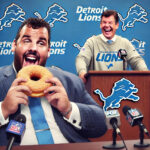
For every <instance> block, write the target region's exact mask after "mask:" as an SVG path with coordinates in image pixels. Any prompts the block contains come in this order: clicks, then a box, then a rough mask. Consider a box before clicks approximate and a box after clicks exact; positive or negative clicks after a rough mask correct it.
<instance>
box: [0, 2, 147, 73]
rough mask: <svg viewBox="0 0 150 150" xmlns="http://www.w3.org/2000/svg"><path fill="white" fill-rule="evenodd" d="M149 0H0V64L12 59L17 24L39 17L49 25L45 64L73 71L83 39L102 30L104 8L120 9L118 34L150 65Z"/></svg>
mask: <svg viewBox="0 0 150 150" xmlns="http://www.w3.org/2000/svg"><path fill="white" fill-rule="evenodd" d="M149 6H150V0H142V1H141V0H126V1H124V0H38V1H36V0H1V3H0V66H3V65H8V64H10V63H12V61H13V53H12V52H11V44H12V41H13V39H14V37H15V35H16V32H17V29H18V27H19V26H20V24H21V23H22V22H23V21H24V20H25V19H26V18H29V17H41V18H43V19H45V20H46V21H48V22H49V23H50V25H51V30H52V31H51V36H52V38H51V56H50V58H49V59H48V61H47V64H46V65H47V66H52V65H54V66H58V67H60V68H62V69H64V70H67V71H70V72H73V73H76V69H75V58H76V56H77V54H78V53H79V51H80V48H81V47H82V46H83V44H84V43H85V41H86V39H87V38H89V37H90V36H92V35H94V34H95V35H97V34H100V33H101V30H100V27H99V26H100V16H101V14H102V12H103V11H104V10H106V9H115V10H116V11H118V12H119V17H120V27H119V30H118V31H117V34H119V35H121V36H124V37H126V38H128V39H129V40H130V41H131V42H132V43H133V45H134V46H135V48H136V49H137V50H138V52H139V53H140V55H141V56H142V57H143V58H144V60H145V61H146V64H147V65H148V68H150V61H149V59H150V52H149V50H150V40H149V34H150V30H149V27H150V23H149V18H150V16H149V14H150V9H149Z"/></svg>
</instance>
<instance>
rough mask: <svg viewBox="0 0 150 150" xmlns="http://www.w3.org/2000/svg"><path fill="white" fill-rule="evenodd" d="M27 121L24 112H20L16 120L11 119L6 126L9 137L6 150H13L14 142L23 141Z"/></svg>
mask: <svg viewBox="0 0 150 150" xmlns="http://www.w3.org/2000/svg"><path fill="white" fill-rule="evenodd" d="M25 123H26V117H25V116H24V115H23V114H19V115H17V116H16V117H15V119H14V120H10V122H9V124H8V126H7V128H6V133H7V138H8V139H9V142H8V144H7V148H6V150H11V148H12V145H13V143H14V142H18V143H20V142H21V138H22V136H23V134H24V131H25Z"/></svg>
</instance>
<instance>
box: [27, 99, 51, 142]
mask: <svg viewBox="0 0 150 150" xmlns="http://www.w3.org/2000/svg"><path fill="white" fill-rule="evenodd" d="M29 108H30V113H31V118H32V123H33V126H34V130H35V133H36V137H37V140H38V143H39V144H54V141H53V137H52V134H51V131H50V128H49V126H48V124H47V121H46V119H45V115H44V111H43V109H42V106H41V100H40V98H35V97H29Z"/></svg>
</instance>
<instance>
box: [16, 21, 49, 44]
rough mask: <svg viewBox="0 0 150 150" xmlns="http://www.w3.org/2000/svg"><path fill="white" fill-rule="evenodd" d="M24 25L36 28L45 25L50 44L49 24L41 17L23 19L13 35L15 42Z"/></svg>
mask: <svg viewBox="0 0 150 150" xmlns="http://www.w3.org/2000/svg"><path fill="white" fill-rule="evenodd" d="M25 25H27V26H29V27H32V28H33V29H38V28H41V27H45V28H46V29H47V31H48V36H49V37H48V45H49V46H50V38H51V37H50V25H49V23H47V22H46V21H45V20H44V19H41V18H28V19H27V20H25V21H24V22H23V23H22V24H21V26H20V27H19V29H18V32H17V35H16V37H15V40H16V42H17V40H18V38H19V36H20V31H21V29H22V28H23V27H24V26H25Z"/></svg>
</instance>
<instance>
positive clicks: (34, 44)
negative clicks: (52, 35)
mask: <svg viewBox="0 0 150 150" xmlns="http://www.w3.org/2000/svg"><path fill="white" fill-rule="evenodd" d="M12 51H14V52H15V53H14V65H15V68H16V70H17V72H18V71H19V70H20V69H21V68H22V67H24V66H27V65H31V64H36V65H41V66H45V64H46V60H47V58H48V52H49V51H50V48H49V44H48V31H47V29H46V28H45V27H40V28H37V29H33V28H32V27H31V26H27V25H25V26H24V27H23V28H22V29H21V31H20V34H19V38H18V39H17V41H14V42H13V47H12Z"/></svg>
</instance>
